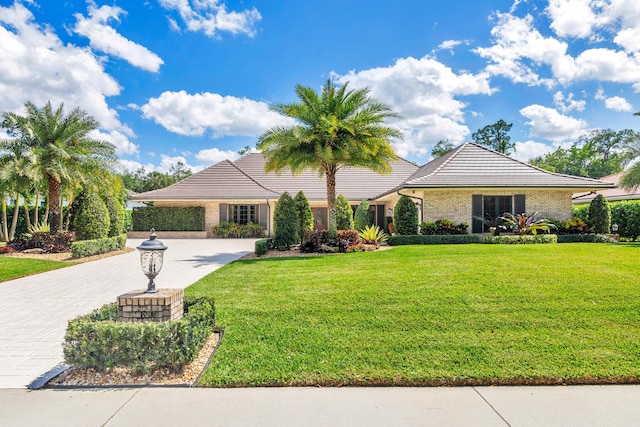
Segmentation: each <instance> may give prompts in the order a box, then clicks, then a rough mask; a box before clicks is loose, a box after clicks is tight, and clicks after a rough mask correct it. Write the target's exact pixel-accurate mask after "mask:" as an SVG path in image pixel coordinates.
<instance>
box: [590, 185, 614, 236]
mask: <svg viewBox="0 0 640 427" xmlns="http://www.w3.org/2000/svg"><path fill="white" fill-rule="evenodd" d="M589 222H590V223H591V226H592V227H593V231H594V232H595V233H597V234H603V233H608V232H609V229H610V228H611V209H610V208H609V203H608V202H607V198H606V197H604V196H603V195H602V194H598V195H597V196H596V198H595V199H593V200H592V201H591V205H590V206H589Z"/></svg>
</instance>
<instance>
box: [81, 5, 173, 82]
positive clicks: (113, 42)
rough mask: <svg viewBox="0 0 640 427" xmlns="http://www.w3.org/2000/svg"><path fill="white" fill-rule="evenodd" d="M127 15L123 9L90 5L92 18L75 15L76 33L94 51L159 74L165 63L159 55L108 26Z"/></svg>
mask: <svg viewBox="0 0 640 427" xmlns="http://www.w3.org/2000/svg"><path fill="white" fill-rule="evenodd" d="M125 14H126V12H125V11H124V10H123V9H121V8H119V7H116V6H102V7H100V8H96V7H95V6H94V5H89V16H90V18H85V17H84V16H82V15H81V14H79V13H76V14H75V15H74V16H75V18H76V19H77V21H78V22H77V24H76V26H75V28H74V31H75V32H76V33H77V34H80V35H83V36H85V37H87V38H88V39H89V41H90V43H91V47H92V48H94V49H97V50H100V51H102V52H104V53H107V54H109V55H112V56H116V57H118V58H122V59H124V60H125V61H127V62H129V63H130V64H131V65H133V66H136V67H138V68H142V69H143V70H147V71H153V72H157V71H158V70H159V69H160V65H162V64H163V63H164V62H163V61H162V59H160V57H159V56H158V55H156V54H155V53H153V52H151V51H150V50H149V49H147V48H146V47H144V46H141V45H139V44H137V43H135V42H132V41H131V40H129V39H127V38H125V37H123V36H122V35H121V34H119V33H118V32H117V31H116V30H114V29H113V28H112V27H110V26H109V25H108V23H109V21H110V20H115V21H119V20H120V18H119V17H120V15H125Z"/></svg>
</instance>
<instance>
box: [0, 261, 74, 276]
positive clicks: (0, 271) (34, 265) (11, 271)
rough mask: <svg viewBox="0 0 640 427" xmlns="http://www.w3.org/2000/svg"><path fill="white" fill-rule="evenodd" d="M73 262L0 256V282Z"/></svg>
mask: <svg viewBox="0 0 640 427" xmlns="http://www.w3.org/2000/svg"><path fill="white" fill-rule="evenodd" d="M73 264H75V263H69V262H61V261H47V260H42V259H34V258H12V257H8V256H0V282H6V281H7V280H12V279H17V278H19V277H24V276H30V275H32V274H37V273H43V272H45V271H50V270H57V269H58V268H63V267H68V266H70V265H73Z"/></svg>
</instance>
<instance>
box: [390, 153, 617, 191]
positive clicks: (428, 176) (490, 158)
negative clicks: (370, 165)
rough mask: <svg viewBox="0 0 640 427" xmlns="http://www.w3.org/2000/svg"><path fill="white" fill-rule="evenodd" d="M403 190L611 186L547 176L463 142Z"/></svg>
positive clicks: (570, 178) (427, 166)
mask: <svg viewBox="0 0 640 427" xmlns="http://www.w3.org/2000/svg"><path fill="white" fill-rule="evenodd" d="M402 187H404V188H439V187H459V188H468V187H552V188H589V189H596V188H611V187H613V184H612V183H609V182H604V181H601V180H597V179H591V178H582V177H577V176H571V175H562V174H558V173H553V172H549V171H546V170H543V169H540V168H537V167H535V166H532V165H530V164H527V163H523V162H521V161H519V160H516V159H513V158H511V157H509V156H506V155H504V154H502V153H498V152H496V151H493V150H490V149H488V148H486V147H483V146H481V145H478V144H475V143H473V142H466V143H464V144H462V145H460V146H458V147H456V148H454V149H453V150H451V151H450V152H448V153H447V154H444V155H443V156H440V157H438V158H437V159H435V160H433V161H431V162H429V163H427V164H426V165H424V166H422V167H421V168H420V169H418V170H417V171H416V172H415V173H414V174H413V175H411V176H410V177H409V178H407V180H406V181H405V182H404V183H403V185H402Z"/></svg>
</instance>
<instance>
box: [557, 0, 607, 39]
mask: <svg viewBox="0 0 640 427" xmlns="http://www.w3.org/2000/svg"><path fill="white" fill-rule="evenodd" d="M592 3H594V2H593V1H592V0H549V6H548V7H547V9H546V12H547V14H548V15H549V17H550V18H551V28H552V29H553V30H554V31H555V33H556V34H557V35H559V36H560V37H566V36H570V37H582V38H586V37H589V36H591V35H592V29H593V27H594V26H595V25H597V23H598V22H597V21H598V19H597V17H596V14H595V13H594V11H593V9H592V6H591V5H592Z"/></svg>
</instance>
